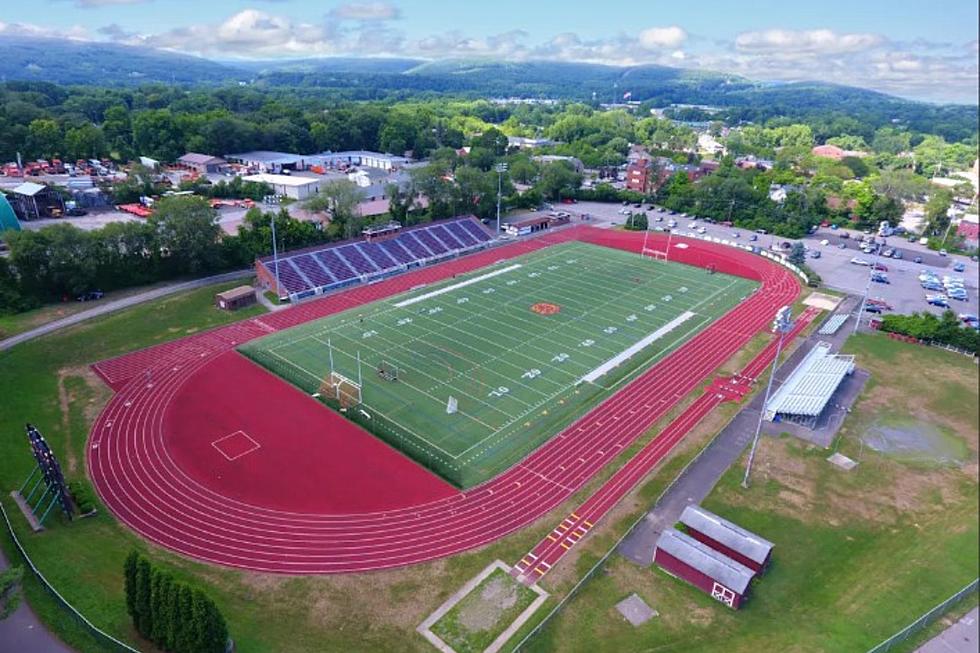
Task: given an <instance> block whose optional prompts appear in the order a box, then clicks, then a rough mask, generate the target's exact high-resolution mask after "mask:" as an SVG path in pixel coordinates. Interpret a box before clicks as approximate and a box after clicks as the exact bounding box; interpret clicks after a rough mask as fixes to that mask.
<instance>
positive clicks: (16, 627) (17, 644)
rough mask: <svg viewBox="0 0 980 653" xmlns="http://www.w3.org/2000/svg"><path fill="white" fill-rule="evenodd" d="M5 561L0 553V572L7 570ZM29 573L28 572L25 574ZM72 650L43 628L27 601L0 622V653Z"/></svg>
mask: <svg viewBox="0 0 980 653" xmlns="http://www.w3.org/2000/svg"><path fill="white" fill-rule="evenodd" d="M7 565H8V563H7V559H6V558H5V557H4V555H3V552H2V551H0V570H3V569H6V568H7ZM27 573H30V572H27ZM71 651H72V649H70V648H68V647H67V646H65V645H64V644H63V643H62V642H61V640H59V639H58V638H57V637H55V636H54V635H52V634H51V633H50V632H49V631H48V629H47V628H45V627H44V626H43V625H42V624H41V622H40V621H38V618H37V615H35V614H34V611H33V610H31V606H29V605H28V604H27V601H21V603H20V606H19V607H18V608H17V610H15V611H14V613H13V614H12V615H10V616H9V617H7V618H6V619H4V620H3V621H0V653H71Z"/></svg>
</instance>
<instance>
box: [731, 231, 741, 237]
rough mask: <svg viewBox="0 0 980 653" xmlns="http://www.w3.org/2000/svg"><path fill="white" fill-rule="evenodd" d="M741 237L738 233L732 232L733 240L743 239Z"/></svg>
mask: <svg viewBox="0 0 980 653" xmlns="http://www.w3.org/2000/svg"><path fill="white" fill-rule="evenodd" d="M741 237H742V234H740V233H738V232H737V231H735V232H732V238H741Z"/></svg>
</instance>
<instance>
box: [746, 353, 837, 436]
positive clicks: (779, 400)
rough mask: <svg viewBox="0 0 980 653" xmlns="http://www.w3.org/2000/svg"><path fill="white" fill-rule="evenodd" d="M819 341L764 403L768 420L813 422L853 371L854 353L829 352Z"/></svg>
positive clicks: (800, 422)
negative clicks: (847, 354)
mask: <svg viewBox="0 0 980 653" xmlns="http://www.w3.org/2000/svg"><path fill="white" fill-rule="evenodd" d="M830 352H831V346H830V343H826V342H821V343H817V345H816V346H815V347H814V348H813V349H811V350H810V351H809V352H807V355H806V356H805V357H804V358H803V360H802V361H801V362H800V364H799V365H797V367H796V369H794V370H793V373H792V374H790V376H789V378H787V379H786V381H785V382H784V383H783V384H782V385H781V386H780V387H779V389H778V390H777V391H776V392H774V393H773V395H772V397H771V398H770V399H769V402H768V403H767V404H766V408H765V417H766V419H768V420H770V421H779V420H786V421H790V422H796V423H799V424H803V425H806V426H812V425H813V424H815V423H816V421H817V418H819V417H820V414H821V413H822V412H823V409H824V408H825V407H826V406H827V404H828V403H829V402H830V398H831V397H832V396H833V394H834V392H836V390H837V387H838V386H839V385H840V384H841V381H843V380H844V377H845V376H847V375H848V374H851V373H852V372H853V371H854V356H842V355H840V354H831V353H830Z"/></svg>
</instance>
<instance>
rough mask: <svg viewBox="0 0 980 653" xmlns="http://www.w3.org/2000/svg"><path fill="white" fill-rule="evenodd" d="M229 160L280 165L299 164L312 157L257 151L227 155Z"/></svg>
mask: <svg viewBox="0 0 980 653" xmlns="http://www.w3.org/2000/svg"><path fill="white" fill-rule="evenodd" d="M225 156H226V157H228V158H229V159H237V160H239V161H252V162H258V163H278V164H280V165H283V164H290V163H298V162H300V161H302V160H303V159H308V158H310V157H306V156H303V155H302V154H290V153H289V152H270V151H268V150H256V151H254V152H241V153H239V154H226V155H225Z"/></svg>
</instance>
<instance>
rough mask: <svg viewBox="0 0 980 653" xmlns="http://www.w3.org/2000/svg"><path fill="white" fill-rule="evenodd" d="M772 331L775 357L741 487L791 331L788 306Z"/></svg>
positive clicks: (746, 478) (746, 480)
mask: <svg viewBox="0 0 980 653" xmlns="http://www.w3.org/2000/svg"><path fill="white" fill-rule="evenodd" d="M772 327H773V330H774V331H775V332H776V333H777V334H779V340H777V341H776V357H775V358H773V359H772V371H770V372H769V385H767V386H766V395H765V397H763V399H762V408H761V410H759V424H758V426H756V429H755V437H754V438H752V448H751V449H750V450H749V461H748V462H747V463H746V465H745V476H744V477H743V478H742V487H743V488H748V487H749V474H751V473H752V461H754V460H755V450H756V448H757V447H758V446H759V436H760V435H761V434H762V420H764V419H765V418H766V406H767V405H768V404H769V394H770V393H771V392H772V382H773V380H774V379H775V378H776V368H777V367H778V366H779V354H780V353H781V352H782V350H783V339H784V338H785V337H786V334H787V333H789V332H790V331H792V330H793V314H792V309H791V308H790V307H789V306H783V307H782V308H781V309H779V311H778V312H777V313H776V319H775V320H773V323H772Z"/></svg>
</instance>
